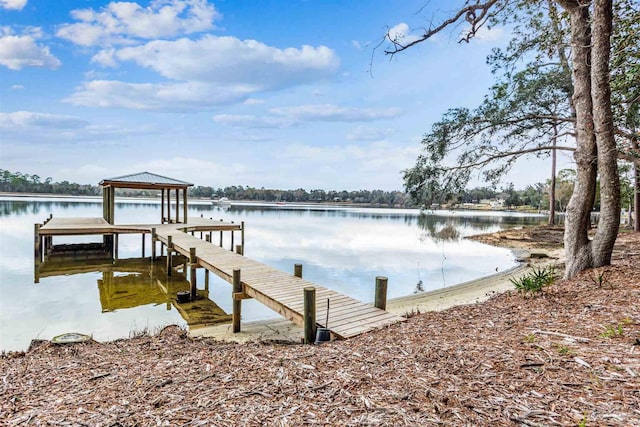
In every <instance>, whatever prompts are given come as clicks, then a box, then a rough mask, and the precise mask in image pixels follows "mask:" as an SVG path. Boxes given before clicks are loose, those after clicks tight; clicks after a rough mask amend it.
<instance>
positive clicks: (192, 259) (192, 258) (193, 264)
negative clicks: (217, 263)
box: [189, 248, 198, 301]
mask: <svg viewBox="0 0 640 427" xmlns="http://www.w3.org/2000/svg"><path fill="white" fill-rule="evenodd" d="M197 260H198V259H197V258H196V248H189V267H190V272H189V281H190V282H191V301H195V299H196V294H197V288H196V286H197V283H196V277H197V273H196V268H197V267H198V261H197Z"/></svg>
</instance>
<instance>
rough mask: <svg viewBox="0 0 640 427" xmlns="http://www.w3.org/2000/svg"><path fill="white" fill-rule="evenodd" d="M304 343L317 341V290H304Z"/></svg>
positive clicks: (309, 288) (311, 287)
mask: <svg viewBox="0 0 640 427" xmlns="http://www.w3.org/2000/svg"><path fill="white" fill-rule="evenodd" d="M303 316H304V343H305V344H313V343H314V342H315V341H316V288H314V287H313V286H308V287H306V288H304V312H303Z"/></svg>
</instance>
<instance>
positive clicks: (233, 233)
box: [229, 230, 234, 251]
mask: <svg viewBox="0 0 640 427" xmlns="http://www.w3.org/2000/svg"><path fill="white" fill-rule="evenodd" d="M233 234H234V233H233V230H231V248H230V249H229V250H231V251H232V250H233Z"/></svg>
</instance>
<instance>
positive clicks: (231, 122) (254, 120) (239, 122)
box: [213, 114, 293, 128]
mask: <svg viewBox="0 0 640 427" xmlns="http://www.w3.org/2000/svg"><path fill="white" fill-rule="evenodd" d="M213 121H214V122H216V123H221V124H224V125H227V126H236V127H242V128H284V127H289V126H292V125H293V122H292V121H290V120H287V119H284V118H281V117H273V116H270V117H269V116H255V115H251V114H245V115H243V114H218V115H216V116H213Z"/></svg>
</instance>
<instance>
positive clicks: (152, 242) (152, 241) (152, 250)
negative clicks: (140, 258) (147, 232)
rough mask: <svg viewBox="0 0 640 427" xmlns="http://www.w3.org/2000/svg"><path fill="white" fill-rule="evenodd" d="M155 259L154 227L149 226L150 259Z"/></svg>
mask: <svg viewBox="0 0 640 427" xmlns="http://www.w3.org/2000/svg"><path fill="white" fill-rule="evenodd" d="M155 260H156V228H155V227H153V228H151V261H155Z"/></svg>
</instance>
